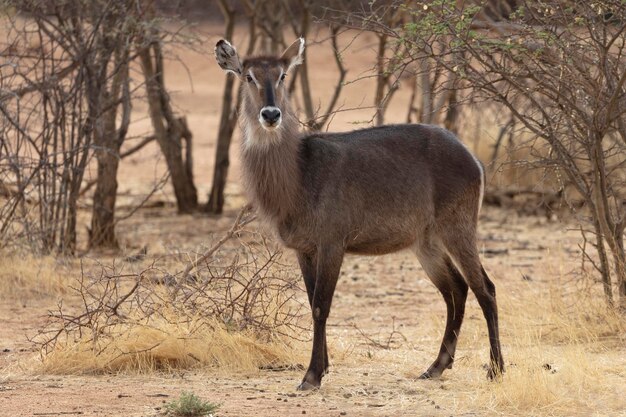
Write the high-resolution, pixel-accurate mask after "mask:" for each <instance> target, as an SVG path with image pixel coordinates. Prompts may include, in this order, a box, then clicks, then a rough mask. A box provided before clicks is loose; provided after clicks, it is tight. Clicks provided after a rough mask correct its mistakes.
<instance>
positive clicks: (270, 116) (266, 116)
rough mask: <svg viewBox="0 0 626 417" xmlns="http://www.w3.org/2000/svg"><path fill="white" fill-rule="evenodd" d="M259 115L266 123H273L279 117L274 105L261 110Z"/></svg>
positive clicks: (278, 111)
mask: <svg viewBox="0 0 626 417" xmlns="http://www.w3.org/2000/svg"><path fill="white" fill-rule="evenodd" d="M261 117H262V118H263V120H265V121H266V122H267V123H269V124H270V125H273V124H274V123H276V122H277V121H278V119H280V110H279V109H277V108H276V107H274V108H271V109H263V111H261Z"/></svg>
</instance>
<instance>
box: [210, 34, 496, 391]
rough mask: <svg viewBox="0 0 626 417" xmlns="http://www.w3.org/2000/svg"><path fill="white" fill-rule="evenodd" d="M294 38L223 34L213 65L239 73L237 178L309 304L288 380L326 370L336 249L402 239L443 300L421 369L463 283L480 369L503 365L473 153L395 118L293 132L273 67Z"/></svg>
mask: <svg viewBox="0 0 626 417" xmlns="http://www.w3.org/2000/svg"><path fill="white" fill-rule="evenodd" d="M303 51H304V39H299V40H297V41H296V42H294V43H293V44H292V45H291V46H290V47H289V48H287V49H286V50H285V52H284V53H283V54H282V55H281V56H280V57H275V56H259V57H252V58H247V59H245V60H243V61H241V60H240V59H239V56H238V55H237V51H236V49H235V48H234V47H233V46H232V45H231V44H230V43H229V42H228V41H226V40H220V41H219V42H218V43H217V45H216V47H215V57H216V60H217V62H218V64H219V65H220V67H221V68H222V69H224V70H225V71H228V72H231V73H234V74H235V75H236V76H237V77H239V78H240V80H241V82H242V84H243V85H242V88H241V94H242V107H241V111H240V114H239V119H240V124H241V129H242V131H243V143H242V149H241V162H242V170H243V177H244V182H245V186H246V188H247V191H248V193H249V196H250V198H251V199H252V200H253V203H254V205H255V206H256V207H257V209H258V211H259V213H260V215H261V216H263V217H264V218H265V219H266V220H268V221H269V222H270V224H271V225H272V226H273V227H274V228H275V230H276V232H277V234H278V236H279V237H280V239H281V240H282V242H283V243H284V245H285V246H287V247H289V248H291V249H294V250H295V251H296V253H297V256H298V261H299V263H300V268H301V269H302V276H303V278H304V283H305V285H306V290H307V294H308V297H309V303H310V305H311V311H312V314H313V329H314V330H313V352H312V354H311V362H310V364H309V368H308V370H307V371H306V374H305V375H304V379H303V380H302V383H301V384H300V385H299V386H298V389H301V390H307V389H313V388H317V387H319V386H320V384H321V380H322V376H323V374H324V373H325V372H327V370H328V350H327V347H326V320H327V318H328V314H329V312H330V306H331V302H332V299H333V293H334V291H335V286H336V284H337V279H338V277H339V270H340V269H341V264H342V261H343V258H344V254H345V253H356V254H367V255H381V254H385V253H391V252H396V251H399V250H401V249H405V248H410V249H411V250H413V251H414V252H415V254H416V255H417V258H418V259H419V261H420V263H421V264H422V267H423V268H424V270H425V271H426V274H427V275H428V277H429V278H430V279H431V280H432V282H433V283H434V284H435V286H436V287H437V288H438V289H439V291H441V294H442V295H443V298H444V300H445V302H446V306H447V322H446V329H445V333H444V336H443V341H442V343H441V348H440V350H439V355H438V356H437V359H435V361H434V362H433V363H432V365H430V367H429V368H428V370H426V372H424V373H423V374H422V375H421V378H435V377H438V376H440V375H441V374H442V372H443V371H444V370H445V369H446V368H451V367H452V363H453V361H454V352H455V349H456V342H457V336H458V333H459V330H460V328H461V323H462V321H463V315H464V311H465V300H466V298H467V290H468V287H469V288H471V289H472V291H473V292H474V294H475V295H476V298H477V299H478V302H479V304H480V307H481V308H482V310H483V313H484V315H485V319H486V321H487V327H488V330H489V342H490V348H491V349H490V356H491V365H490V368H489V371H488V376H489V377H491V378H493V377H495V376H496V375H499V374H500V373H501V372H502V371H503V361H502V354H501V349H500V340H499V336H498V313H497V307H496V291H495V286H494V285H493V282H491V280H490V279H489V277H488V276H487V274H486V273H485V270H484V269H483V267H482V265H481V262H480V259H479V256H478V250H477V247H476V227H477V222H478V212H479V210H480V206H481V201H482V198H483V193H484V188H485V174H484V171H483V168H482V166H481V164H480V162H479V161H478V160H477V159H476V158H475V157H474V156H472V154H471V153H470V152H469V151H468V150H467V148H466V147H465V146H464V145H463V144H462V143H461V142H460V141H459V140H458V139H457V138H456V137H455V136H454V135H453V134H452V133H451V132H449V131H447V130H445V129H442V128H439V127H436V126H430V125H419V124H405V125H389V126H381V127H374V128H369V129H362V130H356V131H353V132H345V133H310V134H303V133H300V132H299V126H298V120H297V118H296V115H295V114H294V112H293V110H292V109H291V106H290V103H289V97H288V93H287V88H286V86H285V82H284V81H285V77H286V76H287V75H288V74H289V72H290V71H291V70H292V69H293V68H294V67H295V66H297V65H299V64H300V63H302V59H303V58H302V56H303V55H302V54H303Z"/></svg>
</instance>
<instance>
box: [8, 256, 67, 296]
mask: <svg viewBox="0 0 626 417" xmlns="http://www.w3.org/2000/svg"><path fill="white" fill-rule="evenodd" d="M69 270H70V268H68V267H67V265H62V264H61V262H60V261H59V260H56V259H54V258H53V257H52V256H45V257H36V256H33V255H31V254H14V253H10V254H9V253H6V252H5V253H2V252H0V296H2V297H7V298H11V297H13V298H15V297H17V298H22V297H47V296H58V295H63V294H66V293H67V291H68V288H69V283H70V281H71V273H70V272H69Z"/></svg>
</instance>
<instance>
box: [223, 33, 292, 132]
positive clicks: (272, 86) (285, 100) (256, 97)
mask: <svg viewBox="0 0 626 417" xmlns="http://www.w3.org/2000/svg"><path fill="white" fill-rule="evenodd" d="M303 53H304V39H303V38H300V39H298V40H296V41H295V42H294V43H293V44H291V46H290V47H289V48H287V49H286V50H285V52H283V54H282V55H281V56H280V57H275V56H260V57H253V58H246V59H245V60H243V63H242V62H241V60H240V59H239V55H238V54H237V50H236V49H235V47H234V46H233V45H231V44H230V43H229V42H228V41H226V40H224V39H222V40H220V41H219V42H217V44H216V45H215V59H216V60H217V63H218V64H219V66H220V67H221V68H222V69H223V70H224V71H226V72H231V73H233V74H235V75H236V76H237V77H239V79H240V80H241V83H242V90H243V91H242V94H243V99H244V106H245V111H246V112H247V113H248V115H249V116H252V115H258V117H257V118H258V122H259V124H260V126H261V127H262V128H263V129H265V130H266V131H269V132H272V131H275V130H276V129H278V128H279V127H280V125H281V122H282V120H283V110H281V109H286V108H287V107H288V106H289V97H288V94H287V88H286V86H285V82H284V81H285V78H286V77H287V75H288V74H289V72H290V71H291V70H292V69H293V68H294V67H296V66H297V65H300V64H301V63H302V59H303Z"/></svg>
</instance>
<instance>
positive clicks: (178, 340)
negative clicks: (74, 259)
mask: <svg viewBox="0 0 626 417" xmlns="http://www.w3.org/2000/svg"><path fill="white" fill-rule="evenodd" d="M185 320H187V319H185ZM294 343H297V342H294V341H293V340H290V339H288V338H284V337H274V338H272V339H271V340H261V338H259V337H258V335H256V334H254V333H253V332H250V331H230V330H229V329H227V327H226V326H225V325H224V324H223V323H219V322H217V321H213V322H211V323H210V324H208V323H207V322H206V320H203V319H201V318H198V319H196V320H191V321H186V322H184V323H179V322H177V321H176V320H175V319H174V317H170V318H167V319H166V318H158V319H156V320H150V321H149V322H146V321H143V322H133V323H131V322H126V323H124V324H120V325H117V326H115V327H114V328H109V329H107V337H106V338H103V339H102V340H98V341H95V342H94V340H93V337H92V335H84V336H83V337H81V338H79V339H78V340H71V341H65V342H59V343H57V345H56V346H55V348H54V350H52V351H51V352H50V353H49V354H47V355H44V356H43V357H42V359H41V370H42V371H43V372H45V373H52V374H85V373H108V372H138V373H149V372H154V371H158V370H159V371H166V372H167V371H171V370H174V369H181V368H182V369H193V368H206V367H209V368H213V367H219V368H221V369H225V370H237V371H254V370H258V369H259V368H263V367H272V366H288V365H291V364H293V363H296V362H297V358H296V357H295V355H294V352H295V350H294V347H293V344H294Z"/></svg>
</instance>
